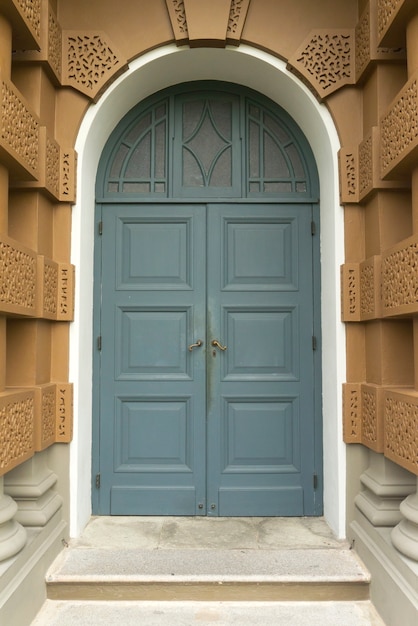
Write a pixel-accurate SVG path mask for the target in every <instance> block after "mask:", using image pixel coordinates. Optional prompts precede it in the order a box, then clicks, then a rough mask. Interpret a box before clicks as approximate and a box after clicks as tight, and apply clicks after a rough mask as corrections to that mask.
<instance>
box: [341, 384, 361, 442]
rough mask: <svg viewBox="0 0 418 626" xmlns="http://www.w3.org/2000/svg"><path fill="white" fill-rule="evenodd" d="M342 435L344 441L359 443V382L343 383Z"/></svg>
mask: <svg viewBox="0 0 418 626" xmlns="http://www.w3.org/2000/svg"><path fill="white" fill-rule="evenodd" d="M343 419H344V421H343V437H344V441H345V443H361V384H360V383H345V384H344V385H343Z"/></svg>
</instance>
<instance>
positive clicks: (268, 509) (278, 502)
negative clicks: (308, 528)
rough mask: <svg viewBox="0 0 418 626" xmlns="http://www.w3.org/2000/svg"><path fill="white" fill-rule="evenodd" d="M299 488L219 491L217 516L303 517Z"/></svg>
mask: <svg viewBox="0 0 418 626" xmlns="http://www.w3.org/2000/svg"><path fill="white" fill-rule="evenodd" d="M303 495H304V494H303V489H302V488H301V487H297V486H294V487H293V486H292V487H270V488H262V487H259V488H251V487H243V488H239V489H234V488H230V489H228V488H227V489H225V488H222V487H221V489H220V490H219V515H222V516H230V515H234V516H241V515H242V516H255V517H257V516H260V515H261V514H260V511H262V515H263V516H265V517H269V516H271V517H273V516H283V517H289V516H290V517H300V516H301V515H303Z"/></svg>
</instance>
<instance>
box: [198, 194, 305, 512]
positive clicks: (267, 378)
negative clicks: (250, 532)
mask: <svg viewBox="0 0 418 626" xmlns="http://www.w3.org/2000/svg"><path fill="white" fill-rule="evenodd" d="M310 221H311V212H310V210H309V207H307V206H302V205H296V206H292V207H289V206H277V205H276V206H274V205H263V204H260V205H258V206H257V205H246V206H233V205H216V206H210V207H209V209H208V259H209V261H208V310H209V315H210V337H212V336H213V337H215V338H217V339H218V340H219V341H220V342H221V343H222V344H225V345H226V346H227V350H226V351H224V352H222V351H220V350H218V349H216V348H215V349H213V350H212V351H210V352H209V366H208V367H209V369H210V370H211V375H210V379H211V387H210V397H209V403H208V446H207V447H208V450H210V451H211V452H210V453H208V502H209V513H210V514H211V513H214V512H215V511H216V512H217V514H219V515H303V514H309V512H311V513H312V511H313V506H311V505H310V504H309V502H310V501H312V502H313V486H312V474H313V467H314V450H313V443H312V442H313V439H314V419H313V357H312V333H313V307H312V298H313V294H312V241H311V232H310ZM302 432H303V437H301V433H302Z"/></svg>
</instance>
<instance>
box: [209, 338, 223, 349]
mask: <svg viewBox="0 0 418 626" xmlns="http://www.w3.org/2000/svg"><path fill="white" fill-rule="evenodd" d="M211 345H212V346H214V347H215V348H219V350H222V352H225V350H226V346H223V345H222V344H220V343H219V341H218V340H217V339H212V341H211Z"/></svg>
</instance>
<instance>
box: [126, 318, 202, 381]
mask: <svg viewBox="0 0 418 626" xmlns="http://www.w3.org/2000/svg"><path fill="white" fill-rule="evenodd" d="M188 315H189V309H183V310H164V309H154V310H152V309H150V308H147V309H145V310H141V309H131V308H126V309H124V308H118V309H117V313H116V337H117V342H116V359H115V375H116V378H117V379H118V380H132V379H138V380H140V379H144V378H152V379H153V380H155V379H159V378H164V379H167V378H179V377H180V378H190V376H189V373H188V371H187V350H186V343H187V324H188Z"/></svg>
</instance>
